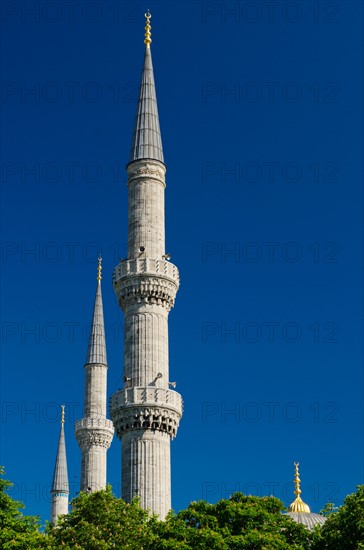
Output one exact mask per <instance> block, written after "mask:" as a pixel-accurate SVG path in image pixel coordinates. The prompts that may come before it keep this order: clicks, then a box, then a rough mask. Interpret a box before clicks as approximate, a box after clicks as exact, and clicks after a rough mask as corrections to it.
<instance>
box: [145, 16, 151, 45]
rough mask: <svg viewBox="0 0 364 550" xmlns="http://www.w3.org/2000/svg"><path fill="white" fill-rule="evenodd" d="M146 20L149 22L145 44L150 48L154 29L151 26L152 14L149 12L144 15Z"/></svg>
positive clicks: (146, 27) (146, 28)
mask: <svg viewBox="0 0 364 550" xmlns="http://www.w3.org/2000/svg"><path fill="white" fill-rule="evenodd" d="M144 17H145V19H146V20H147V23H146V25H145V40H144V44H145V45H146V46H147V48H150V45H151V43H152V33H151V30H152V27H151V25H150V18H151V17H152V14H151V13H150V11H149V10H148V11H147V13H145V14H144Z"/></svg>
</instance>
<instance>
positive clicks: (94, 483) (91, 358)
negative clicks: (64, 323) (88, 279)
mask: <svg viewBox="0 0 364 550" xmlns="http://www.w3.org/2000/svg"><path fill="white" fill-rule="evenodd" d="M101 269H102V267H101V258H99V265H98V274H97V289H96V298H95V307H94V315H93V320H92V325H91V332H90V340H89V345H88V350H87V357H86V364H85V377H86V380H85V396H84V405H83V414H84V417H83V419H82V420H79V421H78V422H76V424H75V432H76V438H77V441H78V444H79V446H80V447H81V452H82V463H81V491H84V492H87V491H98V490H99V489H103V488H104V487H105V486H106V453H107V449H108V448H109V447H110V445H111V440H112V438H113V435H114V428H113V425H112V422H111V420H108V419H107V418H106V378H107V359H106V344H105V328H104V312H103V307H102V295H101Z"/></svg>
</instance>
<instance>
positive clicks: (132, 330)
mask: <svg viewBox="0 0 364 550" xmlns="http://www.w3.org/2000/svg"><path fill="white" fill-rule="evenodd" d="M124 334H125V339H124V342H125V346H124V375H125V379H126V381H125V387H126V388H128V387H132V386H142V387H146V386H150V385H153V386H157V387H160V388H168V311H167V310H166V309H165V308H164V307H163V306H159V305H155V304H153V305H145V304H136V305H132V306H130V307H128V308H127V310H126V312H125V325H124Z"/></svg>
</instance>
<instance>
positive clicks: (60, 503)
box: [51, 405, 69, 524]
mask: <svg viewBox="0 0 364 550" xmlns="http://www.w3.org/2000/svg"><path fill="white" fill-rule="evenodd" d="M51 495H52V497H51V523H53V524H56V523H57V520H58V516H60V515H61V514H68V497H69V486H68V472H67V457H66V442H65V438H64V405H62V414H61V431H60V434H59V441H58V450H57V458H56V465H55V467H54V474H53V483H52V490H51Z"/></svg>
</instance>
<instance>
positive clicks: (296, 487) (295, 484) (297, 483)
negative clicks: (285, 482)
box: [294, 462, 302, 497]
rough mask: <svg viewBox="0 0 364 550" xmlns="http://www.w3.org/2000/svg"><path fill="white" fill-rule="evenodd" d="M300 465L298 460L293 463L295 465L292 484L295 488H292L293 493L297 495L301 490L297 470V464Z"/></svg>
mask: <svg viewBox="0 0 364 550" xmlns="http://www.w3.org/2000/svg"><path fill="white" fill-rule="evenodd" d="M299 465H300V463H299V462H295V463H294V467H295V476H294V486H295V490H294V494H295V495H296V496H297V497H299V496H300V494H301V493H302V491H301V487H300V483H301V480H300V474H299V471H298V466H299Z"/></svg>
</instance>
